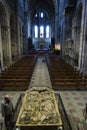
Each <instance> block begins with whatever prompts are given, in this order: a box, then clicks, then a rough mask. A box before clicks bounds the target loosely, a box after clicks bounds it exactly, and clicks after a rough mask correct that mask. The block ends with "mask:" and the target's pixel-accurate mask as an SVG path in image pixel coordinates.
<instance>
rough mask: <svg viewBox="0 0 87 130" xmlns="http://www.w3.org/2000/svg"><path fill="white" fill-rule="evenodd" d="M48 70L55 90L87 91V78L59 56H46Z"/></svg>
mask: <svg viewBox="0 0 87 130" xmlns="http://www.w3.org/2000/svg"><path fill="white" fill-rule="evenodd" d="M46 61H47V65H48V70H49V74H50V78H51V82H52V86H53V89H54V90H86V89H87V76H86V75H85V76H83V75H82V74H80V71H78V70H76V69H75V68H74V67H72V66H71V65H70V64H68V63H66V62H65V61H64V60H63V59H62V58H60V57H58V56H53V55H48V56H46Z"/></svg>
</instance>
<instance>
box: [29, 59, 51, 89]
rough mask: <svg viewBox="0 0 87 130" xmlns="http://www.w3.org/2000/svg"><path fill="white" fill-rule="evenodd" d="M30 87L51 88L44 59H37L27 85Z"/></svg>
mask: <svg viewBox="0 0 87 130" xmlns="http://www.w3.org/2000/svg"><path fill="white" fill-rule="evenodd" d="M31 87H50V88H52V85H51V81H50V76H49V72H48V68H47V64H46V62H45V58H44V57H38V59H37V63H36V66H35V69H34V72H33V75H32V79H31V82H30V85H29V88H31Z"/></svg>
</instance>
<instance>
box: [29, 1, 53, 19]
mask: <svg viewBox="0 0 87 130" xmlns="http://www.w3.org/2000/svg"><path fill="white" fill-rule="evenodd" d="M37 10H38V11H46V12H47V13H48V14H49V16H50V17H53V16H54V14H55V7H54V3H53V0H30V1H29V11H30V12H31V15H32V16H33V15H34V14H35V12H36V11H37Z"/></svg>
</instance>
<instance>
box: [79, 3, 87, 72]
mask: <svg viewBox="0 0 87 130" xmlns="http://www.w3.org/2000/svg"><path fill="white" fill-rule="evenodd" d="M86 26H87V2H86V1H84V4H83V11H82V23H81V37H80V50H79V69H80V70H81V71H82V72H84V71H85V70H84V69H85V62H86V61H85V60H86V59H85V58H86V53H87V52H86V50H85V49H86V28H87V27H86Z"/></svg>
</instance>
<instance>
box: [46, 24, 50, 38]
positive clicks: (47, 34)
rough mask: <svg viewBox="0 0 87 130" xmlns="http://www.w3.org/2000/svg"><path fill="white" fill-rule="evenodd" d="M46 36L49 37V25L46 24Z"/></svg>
mask: <svg viewBox="0 0 87 130" xmlns="http://www.w3.org/2000/svg"><path fill="white" fill-rule="evenodd" d="M46 38H49V26H46Z"/></svg>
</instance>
